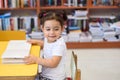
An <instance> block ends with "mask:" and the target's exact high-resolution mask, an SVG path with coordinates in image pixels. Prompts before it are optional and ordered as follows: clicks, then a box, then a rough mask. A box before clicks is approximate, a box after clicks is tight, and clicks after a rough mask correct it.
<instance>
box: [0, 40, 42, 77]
mask: <svg viewBox="0 0 120 80" xmlns="http://www.w3.org/2000/svg"><path fill="white" fill-rule="evenodd" d="M7 44H8V42H7V41H0V76H35V75H36V74H37V72H38V65H37V64H30V65H26V64H2V63H1V62H2V61H1V55H2V53H3V52H4V50H5V49H6V47H7ZM30 52H31V54H32V55H35V56H39V54H40V46H37V45H32V47H31V51H30Z"/></svg>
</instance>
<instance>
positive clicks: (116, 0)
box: [93, 0, 120, 6]
mask: <svg viewBox="0 0 120 80" xmlns="http://www.w3.org/2000/svg"><path fill="white" fill-rule="evenodd" d="M93 5H95V6H100V5H103V6H113V5H115V6H120V0H93Z"/></svg>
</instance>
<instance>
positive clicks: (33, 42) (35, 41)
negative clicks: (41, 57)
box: [27, 39, 37, 44]
mask: <svg viewBox="0 0 120 80" xmlns="http://www.w3.org/2000/svg"><path fill="white" fill-rule="evenodd" d="M27 42H28V43H30V44H37V40H34V39H30V40H27Z"/></svg>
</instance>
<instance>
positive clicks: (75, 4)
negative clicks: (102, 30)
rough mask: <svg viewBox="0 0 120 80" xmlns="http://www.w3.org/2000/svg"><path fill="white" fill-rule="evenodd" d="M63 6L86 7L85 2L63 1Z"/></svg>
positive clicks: (78, 0)
mask: <svg viewBox="0 0 120 80" xmlns="http://www.w3.org/2000/svg"><path fill="white" fill-rule="evenodd" d="M64 5H65V6H75V7H77V6H81V7H82V6H86V5H87V0H65V3H64Z"/></svg>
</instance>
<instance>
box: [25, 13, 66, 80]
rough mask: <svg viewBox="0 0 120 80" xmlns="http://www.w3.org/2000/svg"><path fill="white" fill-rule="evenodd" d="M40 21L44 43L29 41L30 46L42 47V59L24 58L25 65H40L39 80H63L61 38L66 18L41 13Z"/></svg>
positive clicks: (64, 50)
mask: <svg viewBox="0 0 120 80" xmlns="http://www.w3.org/2000/svg"><path fill="white" fill-rule="evenodd" d="M40 19H41V23H42V24H43V25H42V31H43V33H44V42H43V41H42V40H29V42H30V43H32V44H39V45H40V46H41V47H42V46H43V55H42V58H38V57H35V56H33V55H30V56H27V57H25V62H26V64H34V63H36V64H39V65H42V72H41V74H40V77H39V79H40V80H65V77H66V76H65V57H66V44H65V42H64V40H63V38H62V36H61V33H62V32H63V30H64V21H66V20H67V16H66V15H65V14H64V13H60V12H47V13H41V14H40Z"/></svg>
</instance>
